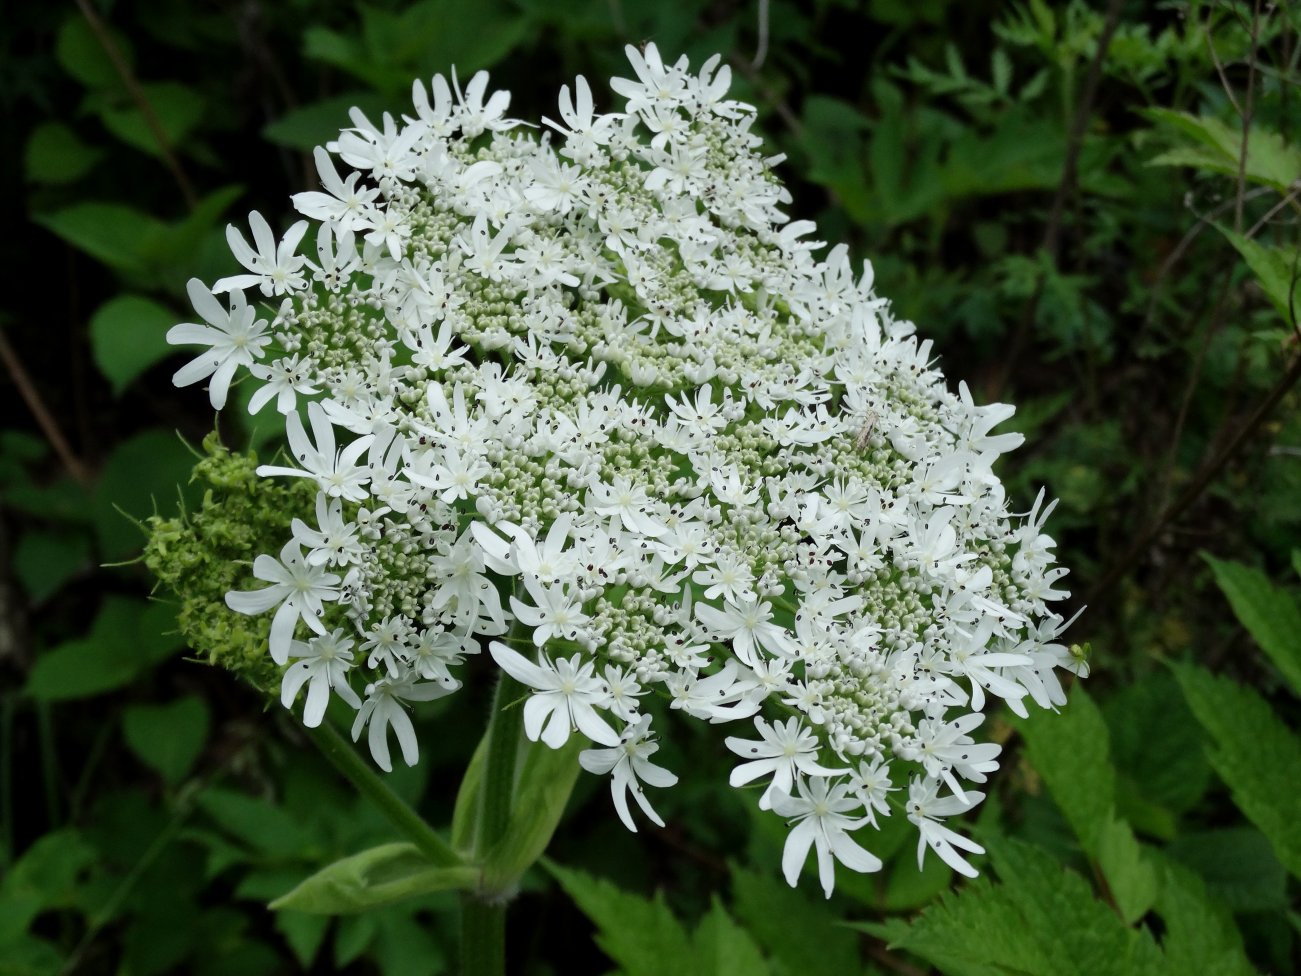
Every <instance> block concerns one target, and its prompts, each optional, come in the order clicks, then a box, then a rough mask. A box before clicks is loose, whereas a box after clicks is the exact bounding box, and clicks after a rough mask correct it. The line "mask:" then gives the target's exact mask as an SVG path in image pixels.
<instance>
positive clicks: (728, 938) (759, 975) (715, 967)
mask: <svg viewBox="0 0 1301 976" xmlns="http://www.w3.org/2000/svg"><path fill="white" fill-rule="evenodd" d="M692 944H693V948H694V953H695V958H696V961H697V969H698V971H699V972H700V973H702V974H706V976H766V974H767V973H769V972H770V970H769V968H768V963H767V962H766V961H765V960H764V958H763V954H762V953H761V952H760V951H759V947H758V946H757V945H755V943H754V940H753V939H752V938H750V934H749V933H748V932H746V931H745V929H743V928H741V927H740V926H738V925H737V924H736V922H734V921H732V918H731V916H730V915H728V914H727V912H726V911H725V910H724V909H723V906H722V905H721V904H719V902H718V899H717V898H715V899H713V901H712V902H711V903H710V907H709V914H708V915H706V916H705V917H704V918H703V919H701V921H700V925H699V926H698V927H697V928H696V931H695V933H694V935H693V937H692ZM804 971H805V972H807V970H804Z"/></svg>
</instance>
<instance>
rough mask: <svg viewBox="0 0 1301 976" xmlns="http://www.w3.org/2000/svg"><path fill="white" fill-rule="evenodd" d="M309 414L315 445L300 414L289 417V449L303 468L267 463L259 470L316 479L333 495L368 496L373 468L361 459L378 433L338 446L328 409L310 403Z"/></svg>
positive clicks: (259, 472) (287, 427)
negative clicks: (369, 467)
mask: <svg viewBox="0 0 1301 976" xmlns="http://www.w3.org/2000/svg"><path fill="white" fill-rule="evenodd" d="M307 416H308V418H309V419H310V420H311V422H312V433H313V434H314V435H315V437H316V443H315V444H313V443H312V442H311V441H310V440H309V439H308V437H307V432H306V431H305V430H304V429H303V422H302V421H301V420H299V419H298V414H296V413H291V414H290V415H289V416H288V417H287V418H286V419H285V429H286V433H287V434H288V436H289V450H290V452H291V453H292V454H293V456H294V459H295V460H296V461H298V463H299V464H301V465H302V466H303V467H302V468H301V469H299V468H287V467H282V466H280V465H274V464H263V465H260V466H259V467H258V469H257V473H258V474H259V475H261V476H263V477H266V476H268V475H288V476H290V477H298V478H315V479H316V483H317V484H318V485H320V486H321V490H322V491H324V492H325V493H326V494H327V495H329V496H331V497H342V498H346V499H347V500H348V501H353V502H359V501H362V500H363V499H365V498H366V492H365V491H364V489H365V486H366V482H367V481H368V480H369V479H370V471H369V469H367V468H366V466H365V465H363V464H359V463H358V462H359V461H360V459H361V456H362V455H363V454H365V453H366V450H367V449H368V448H369V447H370V445H371V443H372V442H373V441H374V440H375V437H374V435H373V434H367V435H366V436H365V437H358V438H357V439H356V440H355V441H353V442H352V443H351V444H349V445H348V446H347V447H345V448H342V449H338V448H336V447H335V443H334V425H333V424H331V423H330V418H329V417H328V416H327V415H326V412H325V409H324V408H323V407H322V406H321V405H320V404H319V403H315V402H313V403H309V404H308V405H307Z"/></svg>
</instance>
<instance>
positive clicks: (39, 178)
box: [23, 122, 104, 185]
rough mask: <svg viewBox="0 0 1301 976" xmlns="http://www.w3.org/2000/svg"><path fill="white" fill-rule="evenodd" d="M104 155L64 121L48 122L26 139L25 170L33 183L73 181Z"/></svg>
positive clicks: (84, 173)
mask: <svg viewBox="0 0 1301 976" xmlns="http://www.w3.org/2000/svg"><path fill="white" fill-rule="evenodd" d="M103 155H104V151H103V150H102V149H99V148H97V147H95V146H89V145H87V144H86V143H84V142H82V141H81V137H80V136H78V135H77V134H76V133H75V132H73V131H72V130H71V129H69V128H68V127H67V126H66V125H64V124H63V123H62V122H45V123H42V124H41V125H39V126H37V128H36V130H35V131H33V132H32V134H31V137H30V138H29V139H28V140H27V149H26V153H25V155H24V157H23V172H24V173H25V174H26V176H27V180H28V181H29V182H31V183H48V184H57V185H62V184H65V183H72V182H75V181H76V180H79V179H81V178H82V177H83V176H85V175H86V174H87V173H89V172H90V171H91V170H92V169H94V168H95V166H96V164H97V163H98V162H99V160H100V158H101V157H102V156H103Z"/></svg>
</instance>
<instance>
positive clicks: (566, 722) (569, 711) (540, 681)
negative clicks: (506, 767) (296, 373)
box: [488, 641, 619, 749]
mask: <svg viewBox="0 0 1301 976" xmlns="http://www.w3.org/2000/svg"><path fill="white" fill-rule="evenodd" d="M488 650H489V652H490V653H491V654H492V659H493V660H494V661H496V662H497V664H498V665H499V666H500V667H501V669H502V670H503V671H505V672H506V673H507V674H509V675H510V676H511V677H512V678H514V679H515V680H516V681H519V682H520V683H522V684H525V685H528V686H529V687H530V688H532V689H534V692H533V694H532V695H530V696H529V699H528V701H527V702H525V703H524V733H525V735H527V736H528V737H529V738H530V739H532V740H533V741H534V742H537V741H538V740H541V741H542V742H545V743H546V744H547V745H549V746H550V747H551V748H552V749H559V748H560V747H561V746H562V745H564V744H565V742H566V741H568V739H569V733H570V732H573V731H577V732H581V733H583V735H585V736H587V737H588V738H589V739H591V740H592V741H593V742H599V743H600V744H601V745H606V746H614V745H618V744H619V735H618V733H616V732H615V731H614V729H612V728H610V726H609V725H607V724H606V722H605V719H603V718H601V716H600V715H598V714H597V713H596V709H597V708H604V707H605V706H606V704H607V702H608V700H609V697H610V694H609V691H608V690H607V689H606V687H605V683H604V682H603V681H602V680H601V679H600V678H598V677H596V675H594V674H593V673H592V671H593V664H592V662H591V661H587V662H583V659H582V656H581V655H578V654H575V655H574V656H573V657H571V658H568V659H565V658H559V659H557V660H556V661H554V662H553V661H551V660H548V659H547V658H546V657H544V656H543V655H541V654H539V655H538V658H539V663H537V664H534V663H533V662H532V661H529V660H528V659H527V658H525V657H524V656H523V655H521V654H519V653H518V652H516V651H512V650H511V649H510V648H509V647H507V646H506V645H505V644H503V643H501V641H493V642H492V643H491V644H489V645H488Z"/></svg>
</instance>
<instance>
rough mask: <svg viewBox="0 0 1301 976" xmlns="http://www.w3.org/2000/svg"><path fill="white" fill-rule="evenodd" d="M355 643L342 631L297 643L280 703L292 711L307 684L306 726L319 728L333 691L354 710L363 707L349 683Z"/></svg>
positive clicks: (281, 691)
mask: <svg viewBox="0 0 1301 976" xmlns="http://www.w3.org/2000/svg"><path fill="white" fill-rule="evenodd" d="M352 645H353V641H352V640H350V639H348V638H347V637H345V636H344V633H343V631H342V630H341V629H337V628H336V629H335V630H333V631H331V632H330V633H328V634H324V635H321V636H317V637H312V638H310V639H309V640H308V641H307V642H306V643H304V642H303V641H293V642H292V643H290V645H289V656H290V657H291V658H297V659H298V660H296V661H294V663H293V664H291V665H289V667H288V668H287V669H286V670H285V676H284V679H283V680H282V681H281V683H280V703H281V704H282V705H284V706H285V708H289V707H290V706H291V705H293V703H294V699H295V698H297V697H298V692H299V691H300V690H301V689H302V687H303V685H305V684H306V685H307V704H306V705H305V706H303V724H304V725H306V726H307V727H308V728H315V727H316V726H318V725H320V724H321V719H323V718H324V717H325V706H326V705H328V704H329V702H330V691H331V690H333V691H334V693H335V694H336V695H338V696H339V697H340V698H342V699H343V700H344V701H346V702H347V703H348V704H349V705H351V706H352V707H353V708H360V707H361V699H360V698H358V697H357V693H356V692H355V691H353V690H352V686H351V685H349V684H348V678H347V674H348V671H349V670H351V668H352Z"/></svg>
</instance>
